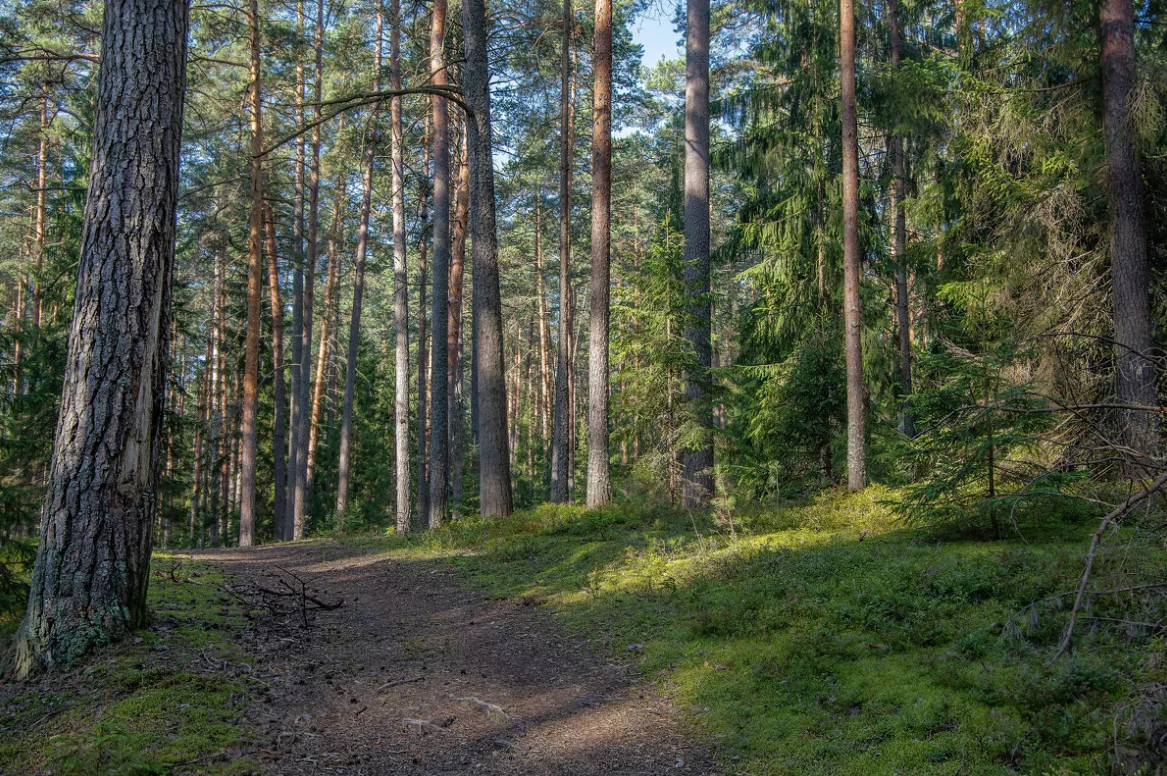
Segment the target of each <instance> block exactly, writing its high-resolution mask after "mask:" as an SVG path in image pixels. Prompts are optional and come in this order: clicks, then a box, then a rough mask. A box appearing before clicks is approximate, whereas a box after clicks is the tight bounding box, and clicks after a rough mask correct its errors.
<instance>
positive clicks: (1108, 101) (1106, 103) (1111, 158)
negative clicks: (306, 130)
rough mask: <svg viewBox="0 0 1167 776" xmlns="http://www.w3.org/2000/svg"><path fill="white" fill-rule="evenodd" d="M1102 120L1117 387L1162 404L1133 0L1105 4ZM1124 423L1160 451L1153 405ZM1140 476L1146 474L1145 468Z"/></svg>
mask: <svg viewBox="0 0 1167 776" xmlns="http://www.w3.org/2000/svg"><path fill="white" fill-rule="evenodd" d="M1099 24H1100V33H1101V38H1102V42H1101V51H1100V56H1101V64H1102V105H1103V108H1102V119H1103V121H1102V128H1103V134H1104V136H1105V140H1106V163H1107V174H1106V182H1107V189H1108V193H1109V195H1110V267H1111V284H1112V286H1113V287H1114V339H1115V341H1116V342H1117V343H1118V346H1117V352H1116V354H1115V361H1116V364H1117V367H1116V370H1115V381H1114V393H1115V397H1116V399H1117V400H1118V402H1119V403H1121V404H1131V405H1136V406H1143V407H1153V406H1157V404H1158V401H1157V399H1158V397H1157V389H1156V383H1157V376H1156V374H1155V364H1154V361H1153V360H1152V356H1153V354H1152V349H1153V348H1154V340H1153V339H1152V327H1151V304H1150V296H1149V291H1148V289H1149V287H1150V277H1149V274H1150V273H1149V269H1148V266H1147V237H1146V227H1145V224H1144V220H1145V219H1144V215H1143V180H1142V176H1141V173H1140V171H1139V154H1138V147H1137V138H1136V135H1135V126H1134V117H1133V115H1132V100H1133V98H1134V88H1135V67H1136V60H1135V44H1134V8H1133V4H1132V3H1131V0H1103V1H1102V3H1101V6H1100V10H1099ZM1124 414H1125V417H1124V418H1123V419H1122V422H1121V424H1120V428H1121V433H1120V438H1121V440H1122V442H1123V444H1124V445H1126V446H1127V447H1129V448H1131V449H1133V450H1135V451H1137V452H1138V453H1140V454H1142V455H1145V456H1154V455H1157V454H1158V452H1159V446H1160V440H1159V422H1158V416H1157V415H1156V414H1155V413H1154V412H1148V411H1146V410H1143V411H1140V410H1129V411H1127V412H1125V413H1124ZM1139 476H1142V475H1139Z"/></svg>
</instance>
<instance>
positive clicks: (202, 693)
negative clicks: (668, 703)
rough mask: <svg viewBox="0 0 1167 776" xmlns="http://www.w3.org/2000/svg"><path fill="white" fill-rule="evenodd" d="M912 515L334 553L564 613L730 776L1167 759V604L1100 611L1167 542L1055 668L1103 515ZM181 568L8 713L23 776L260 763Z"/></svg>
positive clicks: (545, 535) (453, 537) (0, 723)
mask: <svg viewBox="0 0 1167 776" xmlns="http://www.w3.org/2000/svg"><path fill="white" fill-rule="evenodd" d="M894 495H895V494H893V493H890V492H888V491H885V490H881V489H878V488H871V489H869V490H868V491H866V492H865V493H862V494H858V495H849V494H846V493H841V492H834V491H832V492H827V493H825V494H822V495H820V496H819V497H817V498H816V499H814V500H812V501H811V502H808V503H804V504H801V505H792V506H790V507H788V508H785V509H780V510H773V511H768V512H762V513H758V514H754V515H750V516H742V517H738V518H735V520H734V521H733V522H732V523H730V522H728V521H725V520H723V521H717V520H716V519H715V518H713V517H712V516H705V517H702V516H697V515H694V514H690V513H687V512H681V511H679V510H674V509H671V508H669V507H667V506H664V505H655V506H654V505H647V504H637V505H620V506H614V507H611V508H606V509H601V510H592V511H587V510H584V509H582V508H575V507H542V508H540V509H537V510H533V511H527V512H523V513H520V514H518V515H516V516H514V517H513V518H510V519H506V520H482V519H476V518H475V519H466V520H463V521H460V522H458V523H455V524H453V525H450V526H447V527H445V528H443V529H441V530H438V531H434V532H430V533H427V534H424V535H411V536H405V537H396V536H367V537H350V538H344V539H332V540H325V541H329V542H340V543H343V544H344V545H345V549H346V551H353V552H360V553H368V554H370V555H376V556H384V557H386V558H390V559H391V558H402V559H407V558H419V557H424V558H429V559H441V560H443V561H445V562H447V563H450V564H451V565H452V566H454V567H455V568H457V569H458V570H459V571H460V572H461V573H462V574H463V575H464V577H465V578H466V580H467V581H468V583H469V584H472V585H474V586H477V587H479V588H482V589H485V590H487V591H489V592H490V593H492V594H493V595H495V596H498V597H505V598H511V599H517V600H520V601H523V602H526V603H530V604H532V605H542V606H546V607H549V608H551V609H553V610H554V611H556V612H557V613H558V615H559V616H560V617H562V618H563V619H564V620H565V621H566V622H565V625H566V626H568V627H570V628H571V629H573V630H578V631H579V632H582V633H586V634H588V636H589V637H590V640H591V642H592V645H593V647H594V648H596V649H598V650H606V651H609V652H612V653H618V654H621V655H624V656H632V657H633V658H634V659H636V660H638V661H639V662H640V665H641V668H642V670H643V672H644V673H645V675H646V677H647V678H649V679H651V680H654V681H656V682H657V686H658V688H659V691H661V692H663V693H665V694H667V695H669V696H671V697H672V698H673V699H674V700H675V701H676V702H677V703H679V705H680V706H681V708H683V709H686V710H687V716H688V720H687V722H688V724H689V726H690V728H691V730H692V732H693V734H694V735H696V736H700V737H703V738H704V739H705V740H707V741H708V742H710V743H711V744H713V745H715V746H716V747H718V751H719V754H720V755H721V758H722V760H723V761H724V762H726V763H728V764H729V768H730V770H731V772H732V773H734V774H743V775H746V774H748V775H749V776H763V775H767V776H768V775H777V774H788V775H790V776H795V775H797V776H828V775H829V776H861V775H862V776H869V775H871V774H887V775H888V776H892V775H894V774H898V775H899V776H928V775H932V774H935V775H936V776H959V775H960V774H965V775H966V776H968V775H973V774H975V775H976V776H997V775H1001V776H1003V775H1004V774H1032V775H1033V776H1071V775H1073V774H1081V775H1085V774H1097V773H1109V772H1112V769H1113V766H1114V757H1115V752H1116V751H1117V752H1119V753H1121V754H1122V755H1123V757H1125V758H1126V759H1127V760H1128V761H1138V760H1139V758H1140V757H1142V756H1143V754H1145V753H1146V752H1150V753H1151V755H1154V749H1155V748H1154V747H1153V746H1146V743H1147V742H1146V741H1145V740H1140V736H1142V737H1143V739H1145V738H1146V737H1148V736H1150V737H1155V736H1157V735H1159V734H1161V733H1162V732H1163V731H1164V730H1165V729H1167V721H1165V720H1163V719H1162V716H1163V714H1162V712H1161V709H1162V708H1167V700H1165V698H1167V691H1163V690H1161V689H1156V688H1164V687H1167V676H1165V675H1164V674H1165V668H1164V666H1167V659H1165V658H1167V643H1165V642H1164V641H1163V640H1162V639H1161V637H1160V633H1161V631H1162V628H1161V627H1160V626H1158V625H1157V624H1156V623H1161V622H1164V621H1167V613H1165V612H1164V611H1163V608H1164V607H1163V605H1162V603H1161V601H1162V599H1161V598H1160V597H1159V596H1158V595H1157V588H1150V589H1145V590H1140V591H1135V592H1130V591H1127V592H1117V593H1106V592H1105V591H1108V590H1118V589H1126V588H1130V587H1134V586H1145V585H1156V584H1159V583H1164V582H1167V575H1165V574H1164V572H1163V569H1164V568H1165V567H1167V552H1165V551H1164V548H1163V544H1162V540H1161V538H1156V537H1161V535H1162V532H1161V530H1145V529H1147V528H1149V527H1147V526H1145V524H1144V525H1143V526H1140V525H1138V524H1131V525H1130V526H1126V527H1124V528H1123V529H1122V530H1121V531H1119V532H1117V533H1116V534H1114V535H1112V536H1111V537H1110V538H1109V540H1108V542H1107V544H1106V548H1105V550H1104V552H1103V553H1102V554H1101V556H1100V558H1099V562H1098V565H1097V570H1096V574H1095V577H1094V579H1093V582H1092V589H1093V590H1095V591H1097V592H1098V594H1096V595H1093V596H1091V598H1090V604H1091V605H1090V607H1089V609H1088V611H1087V612H1085V616H1084V617H1083V618H1082V620H1081V621H1080V623H1079V626H1078V630H1077V636H1076V638H1075V642H1074V650H1073V651H1072V652H1071V653H1069V654H1067V655H1064V656H1062V657H1061V658H1060V659H1058V660H1056V661H1054V660H1053V657H1054V655H1055V653H1056V651H1057V644H1058V641H1059V639H1060V636H1061V634H1062V629H1063V627H1064V625H1065V623H1066V618H1067V614H1068V606H1069V603H1070V599H1069V597H1067V596H1065V595H1063V594H1064V593H1065V592H1066V591H1069V590H1072V589H1073V587H1074V586H1075V584H1076V582H1077V579H1078V577H1079V575H1080V574H1081V571H1082V557H1083V554H1084V552H1085V550H1086V548H1087V545H1088V542H1089V536H1090V534H1091V533H1092V531H1093V530H1094V528H1095V527H1096V524H1095V523H1094V522H1093V520H1092V519H1091V518H1090V516H1089V515H1086V516H1079V517H1077V518H1073V517H1070V516H1066V515H1062V516H1050V517H1049V519H1048V520H1046V521H1045V522H1043V523H1042V524H1040V525H1036V526H1031V527H1029V528H1026V529H1024V530H1023V531H1021V532H1020V533H1019V534H1018V533H1014V534H1011V538H1008V539H1005V540H1001V541H986V540H983V539H977V538H968V537H960V536H955V535H946V534H942V533H936V532H935V531H929V530H921V529H910V528H907V527H905V526H904V525H903V524H902V523H900V522H898V521H897V520H896V519H895V518H894V516H893V514H892V512H891V510H890V508H889V507H888V506H887V505H886V503H885V502H886V501H888V500H891V499H893V498H894ZM175 562H176V561H174V560H173V559H171V558H167V557H166V556H160V557H158V558H157V559H156V562H155V568H156V570H158V572H159V573H158V574H157V575H156V576H155V578H154V579H153V580H152V585H151V603H152V609H153V612H154V619H155V624H154V626H153V627H152V629H151V630H149V631H147V632H144V633H142V634H141V636H140V641H137V642H136V643H131V644H124V645H122V646H119V647H117V648H114V649H111V650H107V651H106V652H103V653H101V654H99V655H97V656H96V657H95V658H94V659H93V660H92V661H91V662H90V663H89V664H88V665H87V666H84V667H78V668H77V669H76V670H74V671H72V672H70V673H68V674H67V675H65V676H61V675H58V676H56V677H53V678H52V679H51V680H44V681H42V683H41V684H39V685H34V686H28V687H27V688H23V689H22V690H20V691H16V692H11V691H10V692H7V694H6V695H4V696H3V698H4V700H3V703H4V704H5V705H4V706H3V707H0V767H2V768H3V769H4V770H5V772H9V773H21V774H25V773H27V774H38V773H44V774H47V773H53V774H90V773H101V774H141V773H199V772H202V773H208V774H211V773H214V774H220V773H238V772H246V771H248V770H250V769H252V768H255V767H256V763H254V762H252V761H251V760H250V759H249V758H248V757H247V756H241V755H242V754H243V752H244V751H245V750H246V749H247V748H248V747H247V745H246V743H247V742H246V741H244V738H245V736H246V735H247V733H246V731H245V730H244V729H242V728H241V726H240V720H241V719H242V713H243V709H244V708H245V707H246V705H247V703H248V691H249V685H248V683H249V681H251V680H250V679H249V678H248V676H247V674H246V673H245V672H242V671H239V670H233V669H231V668H229V667H230V666H236V667H238V666H239V665H241V664H242V663H243V662H244V661H245V659H246V658H245V657H244V656H243V655H242V654H240V652H239V650H238V648H237V647H236V646H235V645H234V642H235V640H236V639H237V638H238V635H239V633H240V632H242V630H243V629H244V627H245V614H246V613H245V612H244V611H242V609H241V608H240V607H239V606H237V605H236V604H235V603H234V602H233V600H232V599H231V598H230V597H229V596H227V595H224V594H223V593H222V592H221V591H220V590H219V589H218V587H217V583H218V582H219V581H220V580H219V579H218V577H217V574H218V572H217V571H215V570H214V569H213V568H211V567H209V566H205V565H204V566H199V565H195V564H189V563H186V564H183V565H181V566H180V567H178V568H177V569H173V564H174V563H175ZM172 569H173V570H172ZM1051 661H1052V662H1051ZM1132 720H1133V721H1134V722H1133V723H1132ZM1128 772H1133V771H1128Z"/></svg>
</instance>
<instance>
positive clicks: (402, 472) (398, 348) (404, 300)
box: [389, 0, 410, 533]
mask: <svg viewBox="0 0 1167 776" xmlns="http://www.w3.org/2000/svg"><path fill="white" fill-rule="evenodd" d="M389 29H390V32H389V88H390V89H395V90H399V89H401V0H392V5H391V7H390V19H389ZM389 105H390V108H389V110H390V119H389V121H390V144H391V148H390V157H391V164H392V167H393V170H392V184H393V193H392V197H393V328H394V359H395V364H394V374H395V382H394V399H393V419H394V429H395V432H394V437H395V439H394V442H395V444H396V447H397V457H396V466H397V533H406V532H407V531H408V530H409V514H410V503H409V278H408V276H407V275H406V263H405V259H406V256H405V164H404V157H403V154H402V148H401V144H402V137H401V97H399V96H398V97H394V98H393V99H392V100H391V101H390V104H389Z"/></svg>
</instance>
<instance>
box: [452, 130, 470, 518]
mask: <svg viewBox="0 0 1167 776" xmlns="http://www.w3.org/2000/svg"><path fill="white" fill-rule="evenodd" d="M461 146H462V148H461V153H460V154H459V156H458V177H457V183H456V186H455V188H454V223H453V226H452V229H453V236H452V237H451V241H450V304H449V313H450V325H449V333H448V343H449V356H450V358H449V373H450V374H449V389H448V390H449V410H448V412H447V417H448V418H449V425H450V499H451V503H450V514H451V516H452V517H453V519H455V520H457V519H458V518H460V517H461V516H462V500H463V493H462V468H463V457H464V452H465V446H466V428H465V427H466V422H465V417H464V414H465V413H464V412H463V404H462V381H463V380H462V378H463V373H464V359H463V355H462V341H463V337H462V296H463V283H464V278H465V266H466V229H467V227H468V226H469V220H470V166H469V164H468V163H467V160H466V132H465V125H464V124H463V131H462V143H461Z"/></svg>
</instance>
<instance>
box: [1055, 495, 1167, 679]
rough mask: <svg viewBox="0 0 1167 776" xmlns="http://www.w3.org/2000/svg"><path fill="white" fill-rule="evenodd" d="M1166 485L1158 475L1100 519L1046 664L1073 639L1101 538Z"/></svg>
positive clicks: (1058, 656)
mask: <svg viewBox="0 0 1167 776" xmlns="http://www.w3.org/2000/svg"><path fill="white" fill-rule="evenodd" d="M1164 485H1167V473H1164V474H1160V475H1159V476H1158V477H1157V478H1156V479H1155V480H1154V482H1152V483H1151V484H1150V485H1148V486H1146V487H1144V488H1143V489H1142V490H1141V491H1139V492H1138V493H1136V494H1134V495H1133V496H1130V497H1128V498H1127V500H1126V501H1125V502H1123V503H1122V504H1120V505H1119V506H1118V507H1116V508H1115V509H1114V511H1112V512H1110V513H1109V514H1107V515H1106V517H1104V518H1102V522H1101V523H1100V524H1099V526H1098V530H1097V531H1095V532H1094V536H1093V537H1091V539H1090V550H1089V551H1088V552H1087V553H1086V570H1085V571H1084V572H1083V573H1082V579H1081V581H1080V582H1079V583H1078V592H1077V595H1076V596H1075V597H1074V607H1073V608H1072V609H1071V610H1070V620H1069V622H1067V623H1066V630H1065V632H1064V633H1063V635H1062V641H1061V644H1059V645H1058V651H1057V652H1056V653H1055V654H1054V656H1053V658H1052V659H1051V660H1050V661H1049V663H1048V664H1047V667H1048V666H1051V665H1053V664H1054V663H1055V662H1056V661H1057V659H1058V658H1060V657H1061V656H1062V655H1063V654H1065V652H1066V651H1067V650H1069V649H1070V646H1071V644H1072V643H1073V638H1074V626H1075V625H1077V623H1078V614H1079V613H1080V612H1081V610H1082V602H1083V601H1084V600H1085V599H1086V586H1087V585H1088V584H1090V574H1091V572H1093V571H1094V558H1095V556H1096V555H1097V553H1098V546H1099V545H1100V544H1101V543H1102V536H1103V534H1105V533H1106V529H1107V528H1109V527H1110V526H1111V525H1113V524H1114V522H1115V521H1116V520H1118V518H1120V517H1122V516H1123V515H1124V514H1126V513H1127V512H1128V511H1129V510H1130V509H1131V508H1132V507H1133V506H1135V505H1136V504H1139V503H1140V502H1142V501H1144V500H1146V499H1147V498H1150V497H1151V496H1152V495H1154V494H1155V493H1157V492H1158V491H1159V490H1161V489H1162V488H1163V486H1164Z"/></svg>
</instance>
